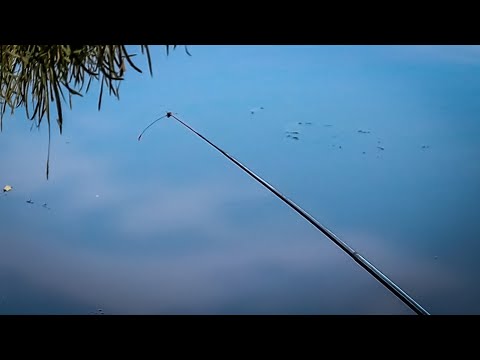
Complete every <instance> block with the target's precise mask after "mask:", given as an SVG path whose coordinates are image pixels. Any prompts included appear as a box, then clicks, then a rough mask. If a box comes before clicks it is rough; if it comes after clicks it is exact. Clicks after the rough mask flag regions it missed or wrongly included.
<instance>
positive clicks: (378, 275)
mask: <svg viewBox="0 0 480 360" xmlns="http://www.w3.org/2000/svg"><path fill="white" fill-rule="evenodd" d="M164 117H167V118H170V117H173V118H174V119H175V120H177V121H178V122H179V123H180V124H182V125H183V126H185V127H186V128H187V129H188V130H190V131H192V132H193V133H194V134H195V135H197V136H198V137H200V138H201V139H203V140H204V141H206V142H207V143H208V144H209V145H211V146H212V147H214V148H215V149H216V150H218V151H219V152H220V153H222V154H223V155H224V156H225V157H226V158H228V159H229V160H230V161H232V162H233V163H234V164H235V165H237V166H238V167H239V168H240V169H242V170H243V171H245V172H246V173H247V174H248V175H250V176H251V177H252V178H254V179H255V180H256V181H258V182H259V183H260V184H262V185H263V186H264V187H265V188H267V189H268V190H270V191H271V192H272V193H273V194H274V195H275V196H277V197H278V198H279V199H280V200H282V201H283V202H285V203H286V204H287V205H288V206H290V207H291V208H292V209H293V210H295V211H296V212H297V213H298V214H299V215H300V216H302V217H303V218H304V219H305V220H307V221H308V222H309V223H310V224H312V225H313V226H314V227H315V228H317V229H318V230H319V231H321V232H322V233H323V234H324V235H325V236H326V237H327V238H329V239H330V240H331V241H332V242H334V243H335V244H336V245H337V246H338V247H340V249H342V250H343V251H344V252H346V253H347V254H348V255H349V256H350V257H351V258H352V259H353V260H354V261H355V262H356V263H357V264H358V265H360V266H361V267H362V268H364V269H365V270H366V271H367V272H368V273H369V274H370V275H372V276H373V277H374V278H375V279H377V280H378V281H379V282H380V283H381V284H382V285H384V286H385V287H386V288H387V289H388V290H390V291H391V292H392V293H393V294H394V295H395V296H396V297H397V298H399V299H400V300H401V301H402V302H403V303H404V304H405V305H407V306H408V307H409V308H410V309H412V310H413V311H414V312H415V313H416V314H418V315H430V314H429V312H428V311H427V310H425V309H424V308H423V307H422V306H421V305H420V304H418V303H417V302H416V301H415V300H414V299H413V298H412V297H411V296H410V295H408V294H407V293H406V292H405V291H404V290H402V289H401V288H400V287H399V286H398V285H397V284H395V283H394V282H393V281H392V280H390V279H389V278H388V277H387V276H386V275H385V274H383V273H382V272H381V271H380V270H379V269H377V268H376V267H375V266H374V265H373V264H372V263H371V262H370V261H368V260H367V259H366V258H365V257H364V256H362V255H361V254H360V253H358V252H357V251H355V250H354V249H352V248H351V247H350V246H349V245H347V243H345V242H343V241H342V240H340V239H339V238H338V237H337V236H336V235H335V234H334V233H333V232H331V231H330V230H328V229H327V228H326V227H325V226H323V225H322V224H320V223H319V222H318V221H317V220H316V219H315V218H314V217H313V216H312V215H310V214H309V213H307V212H306V211H305V210H303V209H302V208H301V207H300V206H299V205H297V204H296V203H295V202H293V201H292V200H290V199H289V198H287V197H286V196H284V195H283V194H282V193H280V192H279V191H278V190H277V189H275V188H274V187H273V186H272V185H270V184H269V183H268V182H267V181H265V180H264V179H262V178H261V177H260V176H258V175H257V174H255V173H254V172H253V171H251V170H250V169H249V168H247V167H246V166H245V165H243V164H242V163H241V162H239V161H238V160H237V159H235V158H234V157H233V156H231V155H229V154H228V153H227V152H225V151H224V150H223V149H221V148H220V147H218V146H217V145H215V144H214V143H213V142H211V141H210V140H208V139H207V138H206V137H205V136H203V135H202V134H200V133H199V132H198V131H196V130H195V129H193V128H192V127H191V126H190V125H188V124H187V123H185V122H183V121H182V120H180V119H179V118H178V117H176V116H175V115H173V114H172V113H171V112H167V113H166V114H165V115H164V116H162V117H161V118H159V119H157V120H155V121H154V122H153V123H151V124H150V125H148V126H147V128H145V130H147V129H148V128H149V127H150V126H152V125H153V124H154V123H155V122H157V121H158V120H160V119H162V118H164ZM145 130H143V131H142V134H143V133H144V132H145ZM142 134H140V136H139V137H138V140H139V141H140V137H141V136H142Z"/></svg>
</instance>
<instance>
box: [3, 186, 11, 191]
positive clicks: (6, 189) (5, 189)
mask: <svg viewBox="0 0 480 360" xmlns="http://www.w3.org/2000/svg"><path fill="white" fill-rule="evenodd" d="M12 189H13V188H12V187H11V186H10V185H5V187H4V188H3V192H7V191H11V190H12Z"/></svg>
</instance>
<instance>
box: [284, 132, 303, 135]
mask: <svg viewBox="0 0 480 360" xmlns="http://www.w3.org/2000/svg"><path fill="white" fill-rule="evenodd" d="M285 133H286V134H293V135H298V134H300V132H298V131H285Z"/></svg>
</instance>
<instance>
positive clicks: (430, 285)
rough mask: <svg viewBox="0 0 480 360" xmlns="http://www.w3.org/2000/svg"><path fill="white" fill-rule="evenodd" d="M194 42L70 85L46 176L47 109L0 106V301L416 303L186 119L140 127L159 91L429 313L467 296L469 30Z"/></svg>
mask: <svg viewBox="0 0 480 360" xmlns="http://www.w3.org/2000/svg"><path fill="white" fill-rule="evenodd" d="M189 50H190V52H191V53H192V55H193V56H192V57H188V56H187V55H186V54H185V53H184V52H183V51H182V50H181V49H177V50H175V52H174V53H173V54H171V56H169V57H168V58H166V56H165V54H164V50H163V48H158V49H156V50H155V51H153V56H154V62H155V63H156V69H155V72H154V77H153V78H149V77H148V75H137V74H134V73H133V72H130V73H129V74H128V76H127V80H126V81H125V83H124V84H123V85H122V88H121V101H117V100H114V99H107V98H105V99H104V102H103V109H102V111H101V112H98V111H97V110H96V101H97V99H96V96H97V93H96V92H95V91H96V89H93V91H92V93H91V94H89V95H88V96H86V97H85V98H84V99H76V102H74V107H73V110H72V111H68V112H67V113H66V119H65V125H64V133H63V135H62V136H60V135H59V134H58V131H57V129H54V131H53V139H52V155H51V163H50V166H51V168H50V179H49V180H48V181H47V180H46V179H45V157H46V149H47V128H46V126H43V124H42V127H41V129H40V131H37V130H33V131H30V123H29V122H28V121H26V120H25V118H24V116H23V114H22V113H21V112H18V113H16V114H15V116H14V117H7V118H6V119H5V120H4V130H3V132H2V133H1V134H0V185H1V186H2V187H3V186H4V185H6V184H9V185H11V186H12V187H13V190H12V191H10V192H8V193H6V194H1V195H2V196H0V313H1V314H412V312H411V311H410V310H409V309H408V308H407V307H406V306H405V305H403V303H401V302H400V301H399V300H398V299H397V298H396V297H395V296H393V295H392V294H391V293H390V292H389V291H388V290H386V289H385V288H384V287H383V286H382V285H380V284H379V283H378V282H377V281H376V280H374V279H373V278H372V277H371V276H370V275H369V274H368V273H366V272H365V271H364V270H363V269H362V268H360V267H359V266H358V265H357V264H356V263H354V262H353V261H352V260H351V259H350V258H349V257H348V256H347V255H346V254H344V253H343V252H342V251H341V250H340V249H339V248H338V247H336V246H335V245H334V244H333V243H331V242H330V241H329V240H328V239H327V238H325V237H324V236H323V235H322V234H321V233H319V232H318V231H317V230H315V229H314V228H313V227H312V226H311V225H309V224H308V223H307V222H306V221H305V220H303V219H302V218H300V217H299V216H298V215H297V214H296V213H295V212H293V211H292V210H291V209H290V208H288V207H287V206H286V205H285V204H284V203H283V202H281V201H280V200H278V199H277V198H275V197H274V196H273V194H271V193H270V192H268V191H267V190H265V189H264V188H263V187H261V186H260V185H259V184H258V183H256V182H254V181H253V180H252V179H251V178H250V177H249V176H248V175H246V174H245V173H243V172H242V171H241V170H240V169H238V168H237V167H236V166H235V165H233V164H232V163H230V162H229V161H228V160H227V159H225V158H224V157H223V156H222V155H220V154H219V153H218V152H216V151H215V150H214V149H212V148H210V147H209V146H208V145H206V144H205V143H204V142H202V141H201V140H200V139H199V138H197V137H195V136H194V135H193V134H192V133H190V132H188V131H187V130H186V129H185V128H183V127H182V126H181V125H180V124H178V123H175V122H173V121H172V120H171V119H165V120H162V121H159V122H158V123H157V124H156V125H155V126H153V127H152V128H150V129H149V131H148V132H147V133H145V135H144V137H143V139H142V141H141V142H138V141H137V136H138V134H139V133H140V131H141V130H142V129H143V128H144V127H145V126H146V125H148V123H149V122H151V121H152V120H153V119H155V118H156V117H158V116H159V115H161V114H162V112H164V111H166V110H172V111H174V112H177V113H178V115H177V116H178V117H180V118H181V119H183V120H185V121H187V122H188V123H190V124H191V125H192V126H193V127H195V128H196V129H197V130H199V131H200V132H202V133H204V134H205V135H206V136H207V137H209V138H210V139H211V140H212V141H214V142H215V143H217V144H218V145H219V146H221V147H223V148H224V149H225V150H226V151H227V152H229V153H230V154H232V155H233V156H235V157H236V158H238V159H239V160H240V161H241V162H243V163H244V164H246V165H247V166H248V167H250V168H251V169H252V170H253V171H255V172H257V173H258V174H259V175H260V176H262V177H264V178H265V179H266V180H267V181H269V182H270V183H271V184H272V185H274V186H276V187H277V188H278V189H279V190H280V191H281V192H282V193H283V194H285V195H287V196H288V197H289V198H291V199H292V200H294V201H296V202H297V203H298V204H300V205H301V206H302V207H303V208H305V210H307V211H308V212H309V213H311V214H312V215H313V216H314V217H315V218H317V219H318V220H319V221H320V222H321V223H322V224H324V225H326V226H327V227H328V228H330V229H331V230H332V231H333V232H335V233H336V234H337V235H338V236H339V237H340V238H341V239H343V240H344V241H345V242H347V243H348V244H349V245H350V246H352V247H353V248H354V249H355V250H357V251H359V252H360V253H362V254H363V255H364V256H365V257H366V258H368V259H369V260H370V261H371V262H373V263H374V264H375V265H377V266H378V267H379V268H380V269H381V270H382V271H383V272H384V273H385V274H387V275H388V276H389V277H390V278H391V279H392V280H394V281H395V282H396V283H397V284H398V285H399V286H401V287H402V288H403V289H404V290H405V291H407V292H408V293H409V294H410V295H411V296H413V297H414V298H415V299H416V300H417V301H418V302H419V303H420V304H421V305H422V306H424V307H425V308H426V309H427V310H428V311H430V312H431V313H433V314H480V284H479V282H478V280H477V278H478V275H479V273H480V267H479V265H478V264H479V262H478V260H477V254H478V253H479V250H480V242H479V240H480V230H479V228H478V219H479V215H480V206H479V205H478V202H479V201H478V200H480V188H479V185H478V184H479V183H480V163H479V162H478V158H479V155H480V125H479V121H478V120H479V114H480V66H479V65H480V50H479V48H478V47H475V46H471V47H467V46H423V47H420V46H367V47H363V46H351V47H349V46H191V47H190V48H189ZM141 65H142V66H143V68H145V64H143V63H141ZM260 107H263V109H260ZM251 109H254V113H253V114H252V113H251ZM45 125H46V124H45ZM27 201H28V202H27Z"/></svg>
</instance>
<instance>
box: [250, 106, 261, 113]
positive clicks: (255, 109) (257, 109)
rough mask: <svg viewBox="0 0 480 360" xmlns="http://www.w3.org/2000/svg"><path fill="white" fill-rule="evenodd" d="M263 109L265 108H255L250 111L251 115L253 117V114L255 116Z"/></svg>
mask: <svg viewBox="0 0 480 360" xmlns="http://www.w3.org/2000/svg"><path fill="white" fill-rule="evenodd" d="M263 109H264V107H263V106H260V107H257V108H253V109H251V110H250V114H252V115H253V114H255V113H256V112H257V111H259V110H263Z"/></svg>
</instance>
